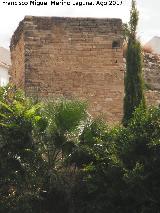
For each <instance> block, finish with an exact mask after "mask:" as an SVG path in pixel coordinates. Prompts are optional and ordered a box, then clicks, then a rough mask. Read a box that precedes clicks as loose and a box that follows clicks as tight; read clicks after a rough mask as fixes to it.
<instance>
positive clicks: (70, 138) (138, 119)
mask: <svg viewBox="0 0 160 213" xmlns="http://www.w3.org/2000/svg"><path fill="white" fill-rule="evenodd" d="M159 167H160V108H149V109H144V108H143V106H141V107H139V108H138V109H137V110H136V111H135V113H134V115H133V118H132V119H131V120H130V122H129V123H128V125H127V127H123V126H121V125H120V126H116V127H114V128H110V127H109V126H108V125H107V124H106V123H105V122H103V121H102V120H100V119H96V120H93V119H92V118H91V117H88V115H87V113H86V104H85V103H82V102H78V101H66V100H61V101H54V102H52V103H51V102H49V103H45V104H44V103H34V102H33V101H32V100H30V99H26V98H24V96H23V94H22V93H21V92H19V91H15V90H14V89H13V88H1V90H0V198H1V199H0V212H2V213H20V212H23V213H25V212H26V213H36V212H37V213H53V212H54V213H59V212H61V213H63V212H65V213H66V212H68V213H74V212H77V213H90V212H91V213H104V212H105V213H106V212H109V213H112V212H113V213H116V212H117V213H121V212H123V213H125V212H126V213H128V212H131V213H143V212H145V213H146V212H150V213H152V212H153V213H155V212H156V213H158V212H160V205H159V203H160V187H159V186H160V179H159V176H160V170H159Z"/></svg>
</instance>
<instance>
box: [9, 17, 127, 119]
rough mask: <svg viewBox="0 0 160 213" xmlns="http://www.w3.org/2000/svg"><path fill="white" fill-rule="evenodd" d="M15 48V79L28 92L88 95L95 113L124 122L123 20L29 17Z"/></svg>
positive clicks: (17, 35)
mask: <svg viewBox="0 0 160 213" xmlns="http://www.w3.org/2000/svg"><path fill="white" fill-rule="evenodd" d="M10 49H11V58H12V70H11V82H12V83H14V84H15V85H17V87H20V88H23V89H24V90H25V92H26V95H27V96H34V97H38V98H46V97H59V96H64V97H66V98H80V99H84V100H87V101H88V103H89V112H90V114H91V115H93V116H98V115H100V114H104V116H105V118H106V119H107V120H109V121H120V120H121V118H122V111H123V96H124V82H123V81H124V69H123V51H122V22H121V20H120V19H95V18H58V17H32V16H31V17H30V16H27V17H25V18H24V20H23V21H22V22H21V23H20V25H19V27H18V28H17V30H16V31H15V33H14V35H13V37H12V40H11V45H10Z"/></svg>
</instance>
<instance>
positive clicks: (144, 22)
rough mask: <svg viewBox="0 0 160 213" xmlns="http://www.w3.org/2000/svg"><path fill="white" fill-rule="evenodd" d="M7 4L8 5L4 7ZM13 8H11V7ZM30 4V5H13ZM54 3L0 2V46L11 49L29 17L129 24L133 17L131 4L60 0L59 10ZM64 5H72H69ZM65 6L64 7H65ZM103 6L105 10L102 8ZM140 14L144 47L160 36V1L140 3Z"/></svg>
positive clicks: (127, 0) (125, 0)
mask: <svg viewBox="0 0 160 213" xmlns="http://www.w3.org/2000/svg"><path fill="white" fill-rule="evenodd" d="M3 2H4V3H3ZM9 2H10V3H12V5H8V3H9ZM15 2H16V3H17V4H19V3H21V4H23V3H28V5H20V6H18V5H13V4H15ZM30 2H34V3H37V4H38V2H47V5H41V6H37V5H30ZM51 2H54V1H53V0H34V1H30V0H0V46H2V47H5V48H8V49H9V43H10V39H11V37H12V35H13V33H14V31H15V30H16V28H17V26H18V24H19V22H20V21H21V20H22V19H23V18H24V16H25V15H34V16H66V17H98V18H121V19H122V21H123V22H125V23H126V22H128V21H129V17H130V6H131V0H122V4H120V2H121V0H114V1H110V0H103V1H97V0H70V1H69V0H57V1H56V2H59V3H60V5H59V6H54V5H53V3H52V5H51ZM64 2H70V5H66V3H64ZM76 2H79V3H81V2H83V3H86V2H93V3H94V4H96V3H97V5H94V6H86V5H84V6H76V5H73V4H74V3H76ZM106 2H107V3H109V2H111V3H116V4H120V5H104V3H106ZM62 3H64V5H62ZM102 5H103V6H102ZM137 8H138V10H139V25H138V37H139V38H140V40H141V41H142V43H146V42H147V41H149V40H150V39H151V38H152V37H153V36H160V12H159V11H160V0H137Z"/></svg>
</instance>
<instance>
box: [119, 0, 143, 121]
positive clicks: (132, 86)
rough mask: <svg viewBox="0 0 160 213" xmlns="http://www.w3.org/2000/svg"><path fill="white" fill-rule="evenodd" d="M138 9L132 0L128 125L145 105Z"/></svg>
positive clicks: (125, 111)
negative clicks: (138, 32)
mask: <svg viewBox="0 0 160 213" xmlns="http://www.w3.org/2000/svg"><path fill="white" fill-rule="evenodd" d="M137 24H138V11H137V9H136V2H135V1H134V0H132V8H131V15H130V22H129V36H128V44H127V52H126V68H127V71H126V75H125V98H124V117H123V123H124V124H125V125H126V124H127V122H128V120H129V119H130V118H131V117H132V115H133V112H134V110H135V109H136V108H137V107H138V106H139V105H140V104H142V105H143V106H144V107H145V98H144V91H143V90H144V85H143V79H142V50H141V45H140V42H139V41H138V40H137V39H136V28H137Z"/></svg>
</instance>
